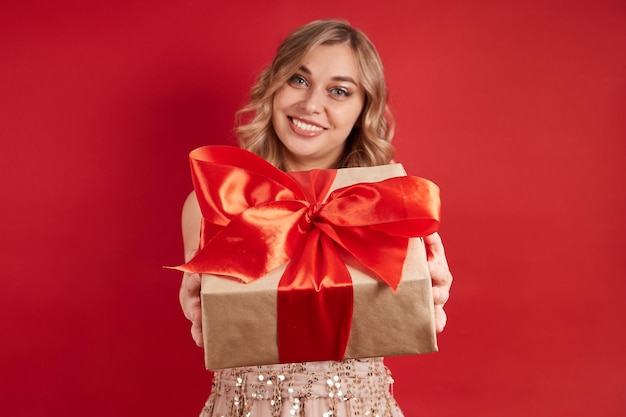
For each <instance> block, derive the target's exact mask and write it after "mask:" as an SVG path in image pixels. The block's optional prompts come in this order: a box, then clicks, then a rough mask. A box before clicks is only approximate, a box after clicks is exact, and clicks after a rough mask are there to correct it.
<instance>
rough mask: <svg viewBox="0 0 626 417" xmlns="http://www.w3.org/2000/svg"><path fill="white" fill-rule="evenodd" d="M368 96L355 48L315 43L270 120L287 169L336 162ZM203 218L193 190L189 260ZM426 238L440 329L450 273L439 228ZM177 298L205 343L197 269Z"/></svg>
mask: <svg viewBox="0 0 626 417" xmlns="http://www.w3.org/2000/svg"><path fill="white" fill-rule="evenodd" d="M364 96H365V95H364V91H363V87H362V86H361V84H360V77H359V73H358V70H357V66H356V61H355V57H354V53H353V52H352V50H351V49H350V47H349V46H348V45H345V44H339V45H321V46H318V47H316V48H314V49H312V50H311V51H310V52H309V53H308V54H307V55H306V57H305V59H304V60H303V63H302V66H301V67H300V68H299V70H298V72H296V74H294V76H292V77H291V78H290V79H289V81H288V82H287V83H285V85H283V86H282V87H281V88H280V89H279V90H278V91H277V92H276V94H275V95H274V101H273V116H272V124H273V126H274V130H275V131H276V134H277V136H278V137H279V139H280V141H281V143H282V144H283V146H284V148H285V166H286V167H287V170H288V171H297V170H308V169H314V168H319V169H326V168H330V167H332V166H333V165H334V163H335V162H336V161H337V160H338V159H339V157H340V156H341V154H342V151H343V149H344V146H345V141H346V138H347V137H348V135H349V133H350V131H351V130H352V127H353V126H354V124H355V123H356V122H357V121H358V118H359V115H360V114H361V110H362V108H363V103H364V100H365V99H364ZM201 218H202V215H201V213H200V208H199V206H198V202H197V200H196V196H195V193H193V192H192V193H191V194H190V195H189V197H188V198H187V200H186V201H185V204H184V206H183V214H182V229H183V242H184V247H185V258H186V260H188V259H191V258H192V257H193V256H194V255H195V252H196V251H197V248H198V246H199V236H200V224H201ZM424 243H425V245H426V252H427V260H428V267H429V270H430V274H431V279H432V282H433V298H434V302H435V323H436V328H437V332H442V331H443V329H444V327H445V325H446V320H447V317H446V313H445V311H444V304H445V303H446V302H447V301H448V297H449V293H450V286H451V285H452V274H451V273H450V269H449V268H448V262H447V260H446V255H445V251H444V247H443V243H442V241H441V238H440V236H439V234H437V233H434V234H432V235H430V236H427V237H426V238H424ZM179 299H180V304H181V307H182V309H183V312H184V313H185V317H186V318H187V319H188V320H190V321H191V335H192V337H193V340H194V341H195V342H196V344H197V345H198V346H202V345H203V341H202V321H201V320H202V315H201V308H200V275H199V274H187V273H185V274H183V279H182V284H181V287H180V292H179Z"/></svg>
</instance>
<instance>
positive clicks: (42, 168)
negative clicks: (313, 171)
mask: <svg viewBox="0 0 626 417" xmlns="http://www.w3.org/2000/svg"><path fill="white" fill-rule="evenodd" d="M4 3H5V4H4V5H2V6H0V42H1V43H0V138H1V139H0V140H1V146H0V181H1V183H0V198H1V199H2V205H1V208H0V211H1V217H0V226H1V232H0V259H1V261H2V269H1V271H2V272H1V276H2V289H1V292H0V297H1V300H0V313H1V314H0V326H1V327H0V329H1V330H2V342H1V343H0V397H1V398H2V401H1V402H0V404H1V405H0V407H1V409H2V411H0V413H1V414H2V415H6V416H14V417H17V416H32V415H42V416H78V415H89V416H94V417H96V416H144V415H151V416H190V415H192V416H193V415H197V413H198V412H199V410H200V408H201V405H202V403H203V401H204V399H205V397H206V396H207V394H208V392H209V386H210V375H209V374H208V373H207V372H205V371H204V370H203V363H202V352H201V350H200V349H198V348H196V347H195V345H194V344H193V343H192V341H191V339H190V336H189V333H188V323H187V322H186V320H185V319H184V317H183V316H182V313H181V311H180V309H179V306H178V300H177V290H178V285H179V282H180V276H179V274H178V273H176V272H172V271H168V270H164V269H163V268H162V265H172V264H177V263H179V262H181V261H182V243H181V238H180V227H179V216H180V209H181V206H182V202H183V199H184V197H185V196H186V195H187V193H188V192H189V191H190V189H191V182H190V179H189V172H188V165H187V154H188V152H189V151H190V150H191V149H193V148H195V147H197V146H200V145H206V144H224V143H234V142H232V134H231V129H232V126H233V123H234V119H233V114H234V112H235V110H236V109H237V108H239V107H240V106H241V105H242V104H243V103H244V102H245V100H246V95H247V91H248V89H249V87H250V86H251V84H252V83H253V81H254V78H255V76H256V74H257V73H258V71H259V70H260V68H261V67H262V66H263V65H265V64H266V63H267V62H268V61H269V60H270V59H271V57H272V56H273V54H274V51H275V48H276V46H277V45H278V42H279V41H280V40H281V39H282V38H283V37H284V36H285V35H286V34H287V33H288V32H289V31H290V30H292V29H293V28H295V27H296V26H299V25H300V24H303V23H305V22H307V21H309V20H312V19H315V18H321V17H344V18H347V19H348V20H350V21H351V22H352V23H353V24H354V25H355V26H357V27H360V28H362V29H364V30H365V32H366V33H367V34H368V35H369V36H370V37H371V39H372V40H373V41H374V43H375V44H376V45H377V47H378V49H379V51H380V53H381V55H382V58H383V60H384V63H385V66H386V70H387V73H388V78H389V84H390V89H391V103H392V106H393V108H394V110H395V111H396V116H397V122H398V128H397V135H396V139H395V144H396V145H397V148H398V154H397V160H398V161H400V162H402V163H403V164H405V166H406V167H407V168H408V170H409V172H410V173H411V174H413V175H420V176H423V177H427V178H429V179H432V180H433V181H435V182H437V183H438V184H439V185H440V186H441V188H442V190H443V203H444V209H443V226H442V229H441V234H442V236H443V238H444V242H445V243H446V249H447V252H448V257H449V261H450V264H451V267H452V269H453V272H454V275H455V283H454V286H453V291H452V298H451V301H450V302H449V304H448V306H447V311H448V313H449V324H448V327H447V329H446V331H445V332H444V333H443V334H442V335H441V336H440V349H441V350H440V352H439V353H436V354H432V355H425V356H412V357H405V358H389V359H388V364H389V366H390V367H391V369H392V371H393V372H394V375H395V379H396V386H395V393H396V396H397V398H398V400H399V402H400V403H401V405H402V407H403V408H404V409H405V412H406V414H407V417H413V416H432V417H444V416H465V417H473V416H476V417H489V416H494V417H496V416H497V417H501V416H520V417H521V416H531V415H532V416H568V417H575V416H594V417H595V416H604V417H612V416H623V415H624V414H625V413H626V388H625V387H626V384H625V377H624V375H625V372H626V355H624V352H625V351H626V337H625V334H624V325H623V321H624V318H625V317H626V303H625V302H624V296H625V295H626V291H625V290H626V280H625V279H624V270H625V267H626V256H624V253H623V251H624V248H625V247H626V222H625V217H624V213H625V212H626V211H625V209H626V199H625V192H624V179H625V170H624V168H623V161H624V157H625V156H626V155H625V144H624V142H625V139H626V137H625V134H626V122H625V120H626V118H625V117H624V116H625V114H626V82H625V81H626V5H625V3H624V2H623V1H617V0H616V1H578V2H577V1H570V2H566V1H529V2H517V1H516V2H513V1H495V0H487V1H482V2H465V1H442V2H437V1H404V2H393V1H391V2H389V1H388V2H384V4H371V5H364V4H363V2H362V1H361V0H347V1H343V2H336V1H334V0H332V1H331V0H322V1H319V2H315V3H301V2H293V1H274V2H258V3H257V2H254V1H251V0H248V1H242V2H238V3H237V2H231V3H226V2H220V3H218V2H201V1H174V0H170V1H158V2H149V1H113V2H99V3H98V2H93V3H91V2H89V3H88V2H80V1H60V2H33V1H23V2H19V3H18V2H11V3H16V4H18V5H11V6H9V5H7V4H6V3H9V2H4Z"/></svg>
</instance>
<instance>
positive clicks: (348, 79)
mask: <svg viewBox="0 0 626 417" xmlns="http://www.w3.org/2000/svg"><path fill="white" fill-rule="evenodd" d="M299 69H300V71H302V72H303V73H305V74H307V75H312V73H311V70H310V69H308V68H307V67H306V65H301V66H300V68H299ZM331 80H333V81H343V82H348V83H352V84H354V85H357V86H358V85H359V84H358V83H357V82H356V81H355V80H354V78H352V77H350V76H347V75H335V76H334V77H332V78H331Z"/></svg>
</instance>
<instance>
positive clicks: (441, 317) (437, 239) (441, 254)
mask: <svg viewBox="0 0 626 417" xmlns="http://www.w3.org/2000/svg"><path fill="white" fill-rule="evenodd" d="M424 244H425V245H426V257H427V259H428V270H429V271H430V277H431V279H432V281H433V299H434V301H435V324H436V328H437V333H441V332H442V331H443V328H444V327H446V321H447V316H446V312H445V311H444V309H443V306H444V305H445V303H446V301H448V298H449V297H450V286H451V285H452V273H451V272H450V268H449V267H448V261H447V260H446V253H445V251H444V249H443V242H442V241H441V236H439V234H438V233H433V234H432V235H430V236H426V237H425V238H424Z"/></svg>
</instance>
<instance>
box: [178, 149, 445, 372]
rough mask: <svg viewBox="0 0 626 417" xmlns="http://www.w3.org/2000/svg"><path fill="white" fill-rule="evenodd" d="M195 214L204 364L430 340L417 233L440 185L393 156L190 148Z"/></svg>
mask: <svg viewBox="0 0 626 417" xmlns="http://www.w3.org/2000/svg"><path fill="white" fill-rule="evenodd" d="M190 161H191V166H192V178H193V181H194V189H195V190H196V194H197V196H198V202H199V205H200V209H201V211H202V217H203V225H202V235H201V244H200V249H199V251H198V253H197V255H196V256H195V257H194V258H193V259H192V260H190V261H189V262H188V263H186V264H185V265H182V266H181V267H179V269H181V270H184V271H187V272H192V273H201V274H202V290H201V301H202V321H203V337H204V346H205V365H206V367H207V369H220V368H228V367H236V366H247V365H263V364H274V363H286V362H305V361H318V360H341V359H344V358H361V357H376V356H396V355H408V354H417V353H428V352H433V351H436V350H437V343H436V337H435V324H434V307H433V299H432V289H431V280H430V275H429V273H428V267H427V264H426V253H425V249H424V244H423V241H422V239H421V238H420V237H421V236H426V235H429V234H431V233H433V232H434V231H436V229H437V227H438V224H439V222H438V216H439V194H438V188H437V186H436V185H434V184H433V183H431V182H430V181H428V180H425V179H423V178H418V177H411V176H407V175H406V172H405V171H404V169H403V167H402V166H401V165H400V164H391V165H385V166H378V167H370V168H344V169H338V170H313V171H306V172H296V173H284V172H282V171H280V170H278V169H276V168H274V167H273V166H271V165H270V164H268V163H267V162H266V161H264V160H263V159H261V158H259V157H257V156H255V155H253V154H251V153H249V152H247V151H243V150H241V149H237V148H232V147H220V146H209V147H203V148H199V149H196V150H195V151H193V152H192V153H191V155H190Z"/></svg>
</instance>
